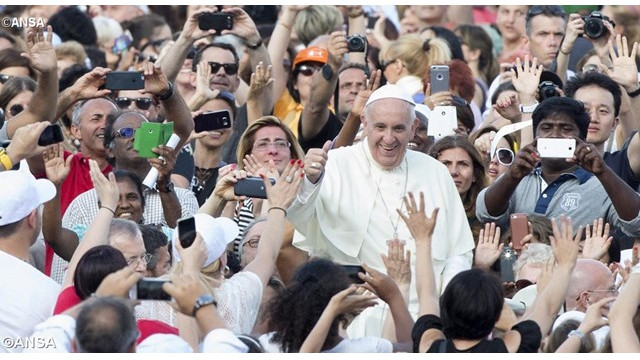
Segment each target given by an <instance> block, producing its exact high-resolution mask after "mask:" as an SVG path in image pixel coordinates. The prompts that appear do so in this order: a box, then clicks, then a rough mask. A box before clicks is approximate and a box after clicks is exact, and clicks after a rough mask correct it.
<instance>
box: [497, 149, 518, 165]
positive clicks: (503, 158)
mask: <svg viewBox="0 0 640 360" xmlns="http://www.w3.org/2000/svg"><path fill="white" fill-rule="evenodd" d="M494 156H496V157H497V158H498V162H499V163H500V164H502V165H504V166H509V165H511V164H513V159H514V155H513V151H511V149H507V148H499V149H497V150H496V154H495V155H494Z"/></svg>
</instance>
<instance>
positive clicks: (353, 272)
mask: <svg viewBox="0 0 640 360" xmlns="http://www.w3.org/2000/svg"><path fill="white" fill-rule="evenodd" d="M342 268H343V269H344V270H345V271H346V272H347V274H349V278H351V281H353V283H354V284H363V283H364V281H362V279H360V277H359V276H358V273H363V274H366V273H367V272H366V271H365V270H364V268H363V267H362V266H360V265H342Z"/></svg>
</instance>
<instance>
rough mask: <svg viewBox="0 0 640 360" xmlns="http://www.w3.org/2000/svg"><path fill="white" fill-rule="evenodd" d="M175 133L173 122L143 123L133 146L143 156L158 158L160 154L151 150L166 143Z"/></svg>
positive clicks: (136, 134) (137, 131)
mask: <svg viewBox="0 0 640 360" xmlns="http://www.w3.org/2000/svg"><path fill="white" fill-rule="evenodd" d="M172 133H173V123H172V122H171V123H165V124H160V123H151V122H146V123H142V124H141V125H140V127H139V128H138V129H137V130H136V133H135V136H134V139H133V148H134V149H136V150H137V151H138V155H139V156H140V157H143V158H157V157H158V156H159V155H158V154H156V153H154V152H153V151H151V149H153V148H154V147H158V146H159V145H164V144H166V143H167V142H168V141H169V138H170V137H171V134H172Z"/></svg>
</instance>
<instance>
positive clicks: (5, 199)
mask: <svg viewBox="0 0 640 360" xmlns="http://www.w3.org/2000/svg"><path fill="white" fill-rule="evenodd" d="M54 196H56V187H55V186H54V185H53V183H52V182H51V181H49V180H47V179H38V180H36V178H35V177H33V175H31V173H30V172H27V171H22V170H9V171H2V172H0V226H4V225H8V224H13V223H15V222H17V221H20V220H22V219H24V218H25V217H27V215H29V214H30V213H31V212H32V211H33V210H34V209H36V208H37V207H38V206H40V204H43V203H46V202H47V201H49V200H51V199H53V197H54Z"/></svg>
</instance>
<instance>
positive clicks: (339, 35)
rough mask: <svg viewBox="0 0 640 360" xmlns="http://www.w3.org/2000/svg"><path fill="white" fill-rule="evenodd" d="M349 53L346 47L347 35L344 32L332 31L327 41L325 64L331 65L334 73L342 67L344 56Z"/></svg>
mask: <svg viewBox="0 0 640 360" xmlns="http://www.w3.org/2000/svg"><path fill="white" fill-rule="evenodd" d="M347 52H349V49H348V45H347V35H346V33H345V32H344V31H334V32H332V33H331V40H329V60H328V61H327V64H329V65H331V67H332V68H333V69H334V71H337V69H339V68H340V66H342V62H343V61H344V55H345V54H346V53H347Z"/></svg>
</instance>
